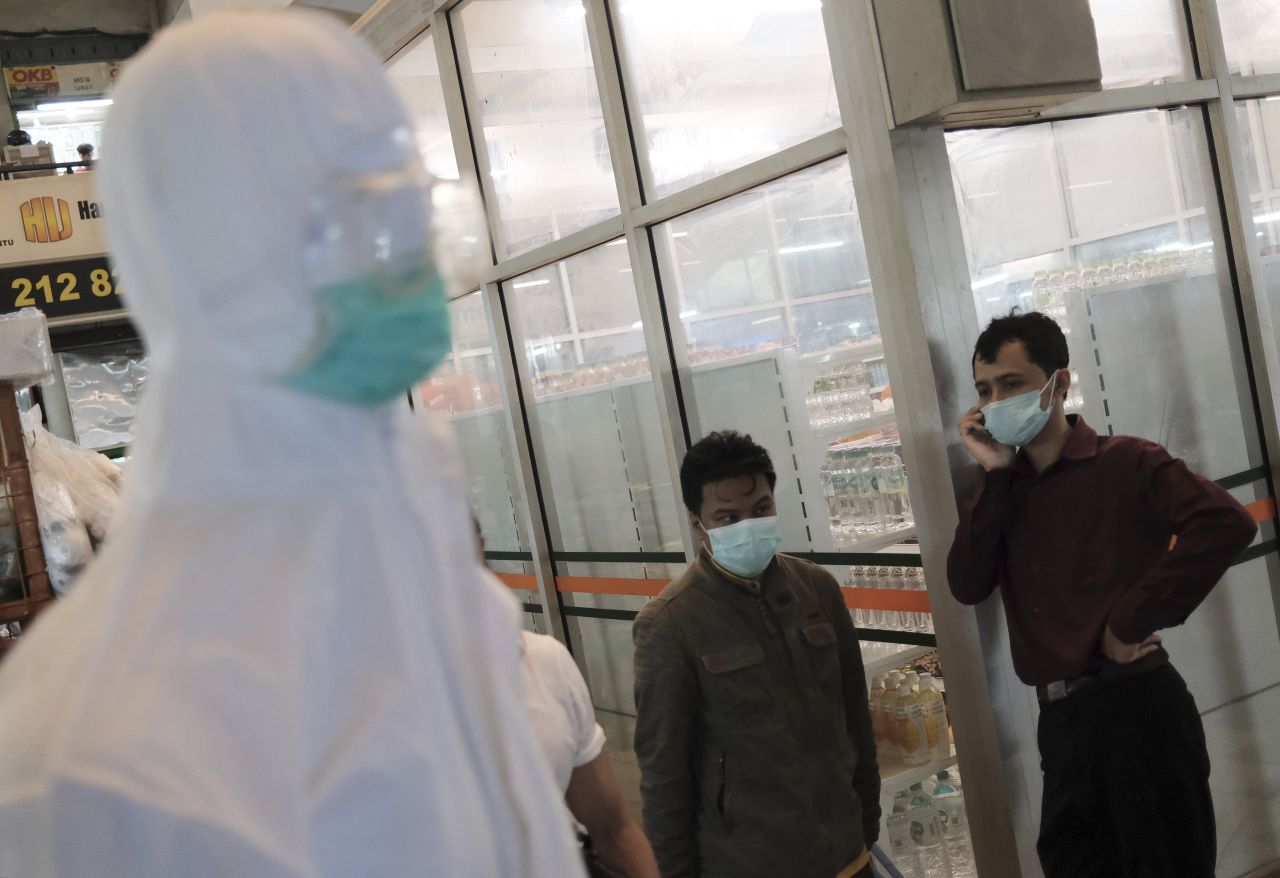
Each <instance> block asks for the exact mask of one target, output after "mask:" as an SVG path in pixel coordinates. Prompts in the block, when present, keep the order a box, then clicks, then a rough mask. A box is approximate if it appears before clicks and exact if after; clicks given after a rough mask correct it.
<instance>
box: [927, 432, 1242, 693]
mask: <svg viewBox="0 0 1280 878" xmlns="http://www.w3.org/2000/svg"><path fill="white" fill-rule="evenodd" d="M1071 425H1072V426H1071V436H1070V437H1069V438H1068V439H1067V443H1066V445H1065V446H1064V447H1063V449H1062V456H1061V458H1060V459H1059V460H1058V461H1057V462H1056V463H1054V464H1053V465H1052V466H1050V467H1049V468H1047V469H1046V470H1045V471H1044V472H1042V473H1037V472H1036V471H1035V469H1034V468H1033V467H1032V466H1031V463H1030V461H1028V460H1027V458H1026V455H1025V454H1019V455H1018V457H1017V458H1016V459H1015V462H1014V465H1013V466H1012V467H1010V468H1008V469H999V470H993V471H991V472H987V473H984V474H983V477H982V479H981V481H980V482H979V484H978V487H977V490H976V491H975V492H974V496H973V497H972V498H971V499H970V500H969V501H968V502H966V503H964V504H963V505H962V506H961V509H960V525H959V527H958V528H957V529H956V539H955V543H954V544H953V545H952V547H951V555H950V557H949V558H948V561H947V573H948V577H949V579H950V584H951V592H952V594H954V595H955V596H956V599H957V600H960V601H962V602H963V603H966V604H976V603H978V602H980V601H982V600H983V599H985V598H986V597H987V596H989V595H990V594H991V592H992V591H993V590H994V589H995V588H996V587H997V586H999V587H1000V594H1001V596H1002V598H1003V599H1004V606H1005V615H1006V616H1007V618H1008V623H1009V640H1010V643H1011V645H1012V647H1013V665H1014V669H1015V670H1016V671H1017V673H1018V676H1019V677H1021V678H1022V680H1023V682H1025V683H1027V684H1028V685H1032V686H1036V685H1046V684H1048V683H1052V682H1054V681H1055V680H1063V679H1067V678H1070V677H1077V676H1080V675H1083V674H1091V673H1096V672H1098V671H1100V670H1103V669H1104V668H1106V667H1107V666H1108V665H1109V664H1110V662H1109V660H1108V659H1107V658H1106V657H1104V656H1103V654H1102V650H1101V642H1102V635H1103V632H1104V630H1105V629H1106V626H1107V625H1110V626H1111V630H1112V631H1113V632H1114V633H1115V635H1116V636H1117V637H1118V638H1120V639H1121V640H1122V641H1124V642H1126V643H1139V642H1141V641H1143V640H1145V639H1146V638H1147V637H1148V636H1150V635H1151V634H1152V633H1154V632H1156V631H1159V630H1160V629H1162V628H1168V627H1171V626H1174V625H1180V624H1182V623H1183V622H1185V621H1186V619H1187V617H1188V616H1189V615H1190V614H1191V611H1192V610H1194V609H1195V608H1196V607H1197V606H1199V605H1200V602H1201V601H1203V600H1204V599H1205V597H1206V596H1207V595H1208V594H1209V591H1210V590H1211V589H1212V588H1213V586H1214V585H1216V584H1217V582H1218V580H1219V579H1221V578H1222V575H1223V573H1225V572H1226V570H1227V568H1228V567H1229V566H1231V563H1232V562H1233V561H1234V560H1235V559H1236V558H1237V557H1238V556H1239V554H1240V552H1242V551H1243V550H1244V549H1245V548H1246V547H1247V546H1248V545H1249V543H1250V542H1252V541H1253V537H1254V535H1255V534H1256V533H1257V529H1258V528H1257V525H1256V524H1254V521H1253V518H1252V516H1250V515H1249V513H1248V511H1246V510H1245V509H1244V507H1243V506H1241V505H1240V504H1239V503H1237V502H1236V500H1235V499H1234V498H1233V497H1232V496H1231V495H1230V494H1228V493H1227V492H1226V491H1224V490H1223V489H1222V488H1220V487H1218V486H1217V485H1216V484H1214V483H1213V482H1211V481H1209V480H1207V479H1204V478H1201V477H1200V476H1197V475H1195V474H1194V473H1192V472H1191V471H1190V470H1188V469H1187V467H1186V465H1185V464H1184V463H1183V462H1182V461H1180V460H1177V459H1175V458H1173V457H1171V456H1170V455H1169V453H1168V452H1167V451H1165V450H1164V449H1163V448H1161V447H1160V446H1159V445H1156V444H1155V443H1153V442H1147V441H1145V440H1142V439H1134V438H1132V437H1128V436H1099V435H1098V434H1097V433H1096V432H1094V431H1093V430H1092V429H1091V428H1090V427H1089V426H1088V425H1087V424H1085V422H1084V420H1083V419H1081V418H1078V417H1074V416H1073V417H1072V418H1071ZM1174 536H1177V544H1176V545H1175V546H1174V547H1173V548H1172V549H1170V548H1169V543H1170V540H1171V538H1172V537H1174ZM1161 654H1162V655H1163V651H1161ZM1164 657H1165V658H1166V660H1167V656H1164Z"/></svg>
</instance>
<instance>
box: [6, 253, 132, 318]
mask: <svg viewBox="0 0 1280 878" xmlns="http://www.w3.org/2000/svg"><path fill="white" fill-rule="evenodd" d="M20 308H39V309H40V310H41V311H43V312H44V314H45V316H46V317H48V318H49V319H50V320H53V319H55V318H58V317H80V316H83V315H86V314H97V313H100V312H106V311H119V310H121V309H123V308H124V303H123V302H122V301H121V300H120V281H119V279H118V278H117V277H116V276H115V274H114V273H113V272H112V271H111V265H110V264H109V263H108V262H107V260H106V259H105V258H102V257H98V258H96V259H76V260H71V261H68V262H56V263H48V262H46V263H43V264H38V265H21V266H17V267H14V268H0V313H4V312H8V311H17V310H18V309H20Z"/></svg>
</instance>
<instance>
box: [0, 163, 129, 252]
mask: <svg viewBox="0 0 1280 878" xmlns="http://www.w3.org/2000/svg"><path fill="white" fill-rule="evenodd" d="M93 177H94V175H93V174H92V173H88V174H69V175H65V176H60V177H31V178H29V179H26V180H13V181H10V182H0V265H16V264H21V263H28V262H60V261H63V260H66V259H76V258H80V257H84V256H100V255H102V254H104V253H106V252H107V246H106V242H105V240H104V239H103V235H102V209H101V207H99V205H98V200H97V195H96V194H95V193H94V188H93Z"/></svg>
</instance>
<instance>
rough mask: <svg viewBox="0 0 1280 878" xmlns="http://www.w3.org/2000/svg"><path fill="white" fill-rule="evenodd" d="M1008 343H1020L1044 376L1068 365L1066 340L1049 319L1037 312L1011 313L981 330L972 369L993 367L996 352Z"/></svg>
mask: <svg viewBox="0 0 1280 878" xmlns="http://www.w3.org/2000/svg"><path fill="white" fill-rule="evenodd" d="M1011 341H1020V342H1022V344H1023V346H1024V347H1025V348H1026V349H1027V359H1029V360H1030V361H1031V362H1033V363H1035V364H1036V365H1037V366H1039V367H1040V368H1041V369H1043V370H1044V374H1046V375H1052V374H1053V373H1054V372H1057V371H1058V370H1059V369H1065V368H1067V365H1068V364H1069V363H1070V356H1071V355H1070V354H1069V353H1068V352H1067V337H1066V336H1065V335H1063V334H1062V327H1060V326H1059V325H1058V324H1057V322H1056V321H1055V320H1054V319H1053V318H1052V317H1048V316H1046V315H1044V314H1041V313H1040V312H1039V311H1029V312H1027V313H1026V314H1019V313H1018V312H1017V310H1016V309H1015V310H1013V311H1011V312H1010V313H1009V314H1008V315H1006V316H1004V317H997V318H995V319H994V320H992V321H991V322H990V323H988V324H987V328H986V329H984V330H982V335H980V336H978V343H977V344H976V345H974V347H973V361H972V364H971V365H976V364H977V362H978V360H982V362H984V363H994V362H995V361H996V357H997V356H999V355H1000V349H1001V348H1002V347H1004V346H1005V345H1007V344H1008V343H1009V342H1011Z"/></svg>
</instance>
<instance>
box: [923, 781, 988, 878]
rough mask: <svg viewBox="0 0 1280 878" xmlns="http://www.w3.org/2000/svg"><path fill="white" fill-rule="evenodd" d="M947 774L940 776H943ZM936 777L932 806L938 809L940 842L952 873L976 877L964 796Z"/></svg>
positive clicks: (958, 876) (956, 875) (958, 877)
mask: <svg viewBox="0 0 1280 878" xmlns="http://www.w3.org/2000/svg"><path fill="white" fill-rule="evenodd" d="M945 773H946V772H942V774H945ZM947 780H949V778H946V779H944V778H942V776H941V774H940V775H939V783H938V787H937V794H936V795H935V796H934V800H933V802H934V804H935V805H936V806H937V808H938V822H939V823H941V824H942V839H943V843H944V844H945V846H946V849H947V857H948V858H949V859H950V860H951V872H952V875H954V876H955V878H974V876H976V875H977V871H976V867H975V865H974V861H973V846H972V844H971V843H970V841H969V818H968V816H967V814H966V813H965V808H964V794H963V793H961V792H960V791H959V790H958V789H956V788H955V787H953V786H952V785H951V784H949V783H947V782H946V781H947Z"/></svg>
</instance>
